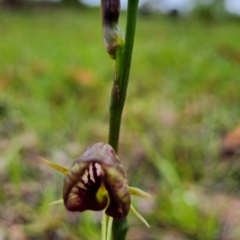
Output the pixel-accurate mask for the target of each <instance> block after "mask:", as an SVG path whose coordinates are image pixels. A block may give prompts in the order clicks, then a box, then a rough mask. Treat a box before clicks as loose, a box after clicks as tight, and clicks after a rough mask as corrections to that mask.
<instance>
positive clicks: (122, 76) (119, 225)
mask: <svg viewBox="0 0 240 240" xmlns="http://www.w3.org/2000/svg"><path fill="white" fill-rule="evenodd" d="M137 10H138V0H129V1H128V10H127V25H126V37H125V44H124V46H123V47H122V46H121V47H119V48H118V49H117V53H116V70H115V76H114V82H113V88H112V94H111V104H110V123H109V137H108V142H109V144H110V145H111V146H112V147H113V148H114V149H115V151H116V153H117V152H118V143H119V133H120V126H121V118H122V112H123V108H124V103H125V99H126V95H127V87H128V80H129V73H130V67H131V60H132V50H133V44H134V36H135V29H136V22H137ZM127 230H128V224H127V220H126V219H122V220H116V219H114V220H113V229H112V231H113V239H114V240H124V239H125V237H126V234H127Z"/></svg>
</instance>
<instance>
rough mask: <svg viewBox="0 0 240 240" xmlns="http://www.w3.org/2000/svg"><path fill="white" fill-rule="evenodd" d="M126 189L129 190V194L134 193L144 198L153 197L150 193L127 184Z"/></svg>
mask: <svg viewBox="0 0 240 240" xmlns="http://www.w3.org/2000/svg"><path fill="white" fill-rule="evenodd" d="M128 190H129V193H130V194H131V195H135V196H138V197H142V198H145V199H152V197H153V196H152V195H151V194H149V193H146V192H144V191H143V190H141V189H139V188H135V187H130V186H128Z"/></svg>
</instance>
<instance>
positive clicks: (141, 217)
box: [130, 205, 150, 228]
mask: <svg viewBox="0 0 240 240" xmlns="http://www.w3.org/2000/svg"><path fill="white" fill-rule="evenodd" d="M130 209H131V211H132V213H133V214H134V215H135V216H136V217H137V218H138V219H139V220H140V221H141V222H143V223H144V224H145V225H146V226H147V227H149V228H150V226H149V224H148V222H147V221H146V220H145V218H144V217H143V216H142V215H141V214H140V213H139V212H138V211H137V210H136V209H135V208H134V207H133V205H131V208H130Z"/></svg>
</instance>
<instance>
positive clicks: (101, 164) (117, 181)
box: [63, 143, 131, 219]
mask: <svg viewBox="0 0 240 240" xmlns="http://www.w3.org/2000/svg"><path fill="white" fill-rule="evenodd" d="M63 200H64V205H65V207H66V208H67V209H68V210H69V211H80V212H81V211H85V210H94V211H98V210H104V209H106V210H105V212H106V214H107V215H109V216H111V217H113V218H117V219H121V218H124V217H126V216H127V214H128V212H129V209H130V204H131V198H130V193H129V190H128V185H127V179H126V175H125V173H124V171H123V168H122V166H121V164H120V161H119V159H118V156H117V155H116V153H115V151H114V150H113V148H112V147H111V146H110V145H109V144H106V143H96V144H94V145H92V146H91V147H89V148H88V149H87V150H86V151H85V152H84V153H83V154H82V155H81V157H80V158H79V159H77V160H76V161H75V162H74V163H73V165H72V167H71V169H70V170H69V172H68V174H67V175H66V178H65V181H64V187H63Z"/></svg>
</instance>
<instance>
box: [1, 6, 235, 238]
mask: <svg viewBox="0 0 240 240" xmlns="http://www.w3.org/2000/svg"><path fill="white" fill-rule="evenodd" d="M217 3H218V4H216V3H215V4H211V5H208V6H206V5H201V6H198V7H196V8H195V9H194V10H193V12H191V13H189V14H188V15H181V14H179V13H178V12H176V11H171V12H169V14H168V15H162V14H160V13H153V12H151V11H148V9H147V11H146V9H145V8H141V11H140V14H139V17H138V24H137V32H136V38H135V46H134V51H133V61H132V69H131V75H130V83H129V90H128V96H127V101H126V106H125V109H124V114H123V121H122V127H121V139H120V146H119V156H120V159H121V161H122V163H123V166H124V169H125V170H126V172H127V175H128V179H129V184H130V185H132V186H136V187H141V189H143V190H145V191H147V192H149V193H151V194H153V195H154V199H153V200H152V201H145V200H144V201H143V200H139V199H137V198H136V199H135V198H134V199H133V202H134V204H135V206H136V208H137V209H138V210H139V212H140V213H141V214H142V215H143V216H144V217H145V218H146V219H147V221H148V222H149V223H150V225H151V228H150V229H147V228H145V226H143V224H142V223H141V222H140V221H139V220H138V219H136V218H135V217H134V216H133V215H132V214H131V213H130V214H129V218H128V219H129V225H130V230H129V233H128V237H127V239H129V240H175V239H176V240H208V239H209V240H215V239H216V240H225V239H228V240H238V239H240V230H239V229H240V228H239V224H240V200H239V188H240V162H239V154H238V153H239V148H238V144H237V143H239V142H240V140H239V135H240V134H236V132H234V134H235V135H234V134H233V135H234V140H236V141H233V142H234V144H235V145H234V144H233V145H234V146H233V145H231V144H230V143H232V142H231V135H230V137H229V138H228V139H226V138H225V136H226V134H227V133H228V132H230V131H232V130H233V129H235V128H236V127H237V126H238V125H239V124H240V107H239V105H240V77H239V73H240V72H239V68H240V45H239V43H240V34H239V26H240V19H238V18H237V17H236V16H231V15H229V14H228V13H227V12H225V11H224V9H223V8H222V7H221V2H220V1H217ZM74 4H75V3H74ZM74 4H73V6H69V5H68V4H67V5H68V6H66V5H64V4H53V3H52V4H50V3H41V4H40V3H28V4H26V3H24V4H23V5H21V4H17V6H16V5H14V4H13V6H12V7H10V6H9V5H8V4H6V1H5V6H1V7H0V93H1V94H0V180H1V185H0V239H1V240H48V239H49V240H75V239H81V240H95V239H96V240H99V239H100V227H101V213H93V212H84V213H81V214H79V213H68V212H67V211H66V210H65V209H64V207H63V206H61V205H56V206H49V205H48V204H49V203H50V202H51V201H53V200H56V199H60V198H61V195H62V194H61V191H62V183H63V178H64V176H63V175H61V174H58V173H57V172H55V171H53V170H52V169H49V168H48V167H46V166H45V165H44V164H43V163H42V162H41V160H40V159H39V158H40V157H45V158H47V159H50V160H52V161H54V162H56V163H59V164H62V165H65V166H71V164H72V162H73V161H74V160H75V159H76V158H77V157H78V156H80V154H81V153H82V152H83V150H84V149H85V148H86V147H87V146H88V145H91V144H94V143H96V142H101V141H103V142H106V141H107V137H108V118H109V115H108V106H109V97H110V91H111V87H112V79H113V70H114V61H112V60H111V59H110V58H109V57H108V55H107V54H106V52H105V49H104V45H103V40H102V29H101V15H100V10H99V8H91V9H90V8H87V7H85V6H82V5H74ZM6 5H8V6H7V7H6ZM10 5H11V4H10ZM125 20H126V14H125V12H123V13H122V14H121V21H120V25H121V26H122V28H123V29H124V26H125ZM229 139H230V140H229ZM237 139H238V140H239V142H237ZM224 141H225V142H224ZM226 141H228V142H227V143H226ZM224 144H225V145H224Z"/></svg>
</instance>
